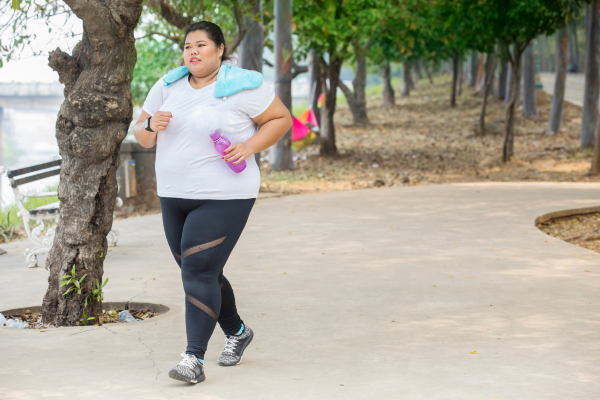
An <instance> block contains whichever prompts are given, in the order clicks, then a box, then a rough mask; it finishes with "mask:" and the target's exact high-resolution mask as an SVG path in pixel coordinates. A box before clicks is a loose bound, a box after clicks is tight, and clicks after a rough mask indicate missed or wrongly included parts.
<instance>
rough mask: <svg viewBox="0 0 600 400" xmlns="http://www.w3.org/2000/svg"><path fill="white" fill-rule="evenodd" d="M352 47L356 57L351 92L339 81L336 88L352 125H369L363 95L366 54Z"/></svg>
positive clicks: (365, 83) (365, 77)
mask: <svg viewBox="0 0 600 400" xmlns="http://www.w3.org/2000/svg"><path fill="white" fill-rule="evenodd" d="M353 47H354V55H355V57H356V71H355V74H354V80H353V81H352V86H353V91H351V90H350V89H349V88H348V87H347V86H346V85H344V83H343V82H342V81H341V80H340V81H338V86H339V87H340V89H342V92H344V95H345V96H346V100H347V101H348V106H349V107H350V112H351V113H352V120H353V122H354V124H355V125H366V124H368V123H369V118H368V116H367V99H366V95H365V87H366V85H367V54H366V51H365V49H364V48H363V47H362V46H360V45H358V44H355V45H354V46H353Z"/></svg>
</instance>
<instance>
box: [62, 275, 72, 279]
mask: <svg viewBox="0 0 600 400" xmlns="http://www.w3.org/2000/svg"><path fill="white" fill-rule="evenodd" d="M70 277H71V275H63V276H61V277H60V279H67V278H70Z"/></svg>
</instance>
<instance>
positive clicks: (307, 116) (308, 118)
mask: <svg viewBox="0 0 600 400" xmlns="http://www.w3.org/2000/svg"><path fill="white" fill-rule="evenodd" d="M298 120H300V122H302V123H303V124H307V123H309V124H313V125H314V126H316V127H317V128H318V127H319V123H318V122H317V117H316V116H315V112H314V111H313V110H312V108H309V109H308V110H306V111H304V112H303V113H302V115H301V116H299V117H298Z"/></svg>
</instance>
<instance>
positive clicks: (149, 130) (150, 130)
mask: <svg viewBox="0 0 600 400" xmlns="http://www.w3.org/2000/svg"><path fill="white" fill-rule="evenodd" d="M151 118H152V116H149V117H148V118H146V130H147V131H148V132H154V131H153V130H152V128H150V119H151Z"/></svg>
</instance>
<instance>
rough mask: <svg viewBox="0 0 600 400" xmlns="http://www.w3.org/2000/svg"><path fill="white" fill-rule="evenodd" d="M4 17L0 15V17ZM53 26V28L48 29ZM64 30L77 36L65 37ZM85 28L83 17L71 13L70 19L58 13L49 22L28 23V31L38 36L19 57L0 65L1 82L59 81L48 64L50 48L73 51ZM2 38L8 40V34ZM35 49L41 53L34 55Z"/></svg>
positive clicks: (56, 74) (4, 40)
mask: <svg viewBox="0 0 600 400" xmlns="http://www.w3.org/2000/svg"><path fill="white" fill-rule="evenodd" d="M0 20H1V18H0ZM48 28H52V32H51V33H49V32H48ZM61 30H62V32H68V33H70V32H73V33H75V35H76V36H75V37H69V38H67V37H65V34H64V33H61ZM82 30H83V27H82V23H81V20H79V19H78V18H77V17H75V16H72V17H70V18H68V19H66V20H65V19H62V20H61V19H59V17H55V20H54V21H51V24H50V25H49V26H47V25H46V24H45V22H44V21H39V20H38V21H32V22H30V23H29V29H28V32H29V33H31V34H35V35H36V36H37V37H36V38H35V39H33V40H32V44H31V48H30V49H25V51H24V52H23V54H22V55H21V57H20V59H18V60H11V61H9V62H7V63H5V64H4V66H3V67H2V68H0V82H33V81H35V82H58V73H56V72H55V71H53V70H52V68H50V67H49V66H48V52H49V51H52V50H54V49H56V48H57V47H60V48H61V49H62V50H63V51H65V52H67V53H71V50H72V49H73V46H75V44H77V42H79V40H80V39H81V32H82ZM1 39H2V42H4V43H6V42H7V41H9V40H8V39H9V37H4V36H3V37H2V38H1ZM32 49H35V51H39V50H41V51H42V55H40V56H32Z"/></svg>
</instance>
